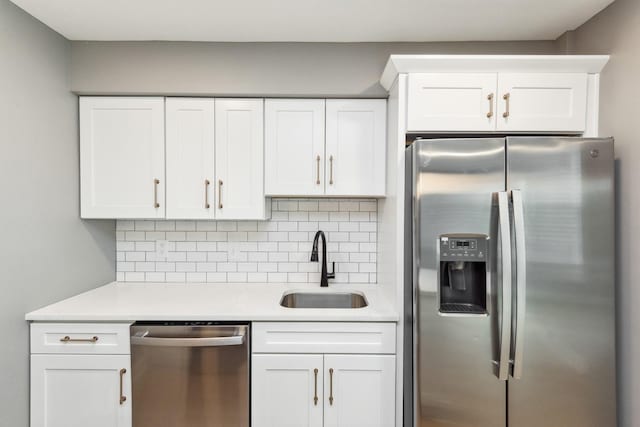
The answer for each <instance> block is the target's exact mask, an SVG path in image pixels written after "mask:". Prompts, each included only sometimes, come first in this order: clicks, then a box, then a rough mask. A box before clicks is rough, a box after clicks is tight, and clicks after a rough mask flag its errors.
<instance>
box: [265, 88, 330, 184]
mask: <svg viewBox="0 0 640 427" xmlns="http://www.w3.org/2000/svg"><path fill="white" fill-rule="evenodd" d="M324 109H325V101H324V99H267V100H266V101H265V191H266V194H267V195H269V196H312V195H321V194H324V188H325V179H324V177H325V168H324V164H325V155H324V126H325V121H324Z"/></svg>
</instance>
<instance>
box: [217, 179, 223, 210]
mask: <svg viewBox="0 0 640 427" xmlns="http://www.w3.org/2000/svg"><path fill="white" fill-rule="evenodd" d="M222 184H223V182H222V180H221V179H219V180H218V209H222Z"/></svg>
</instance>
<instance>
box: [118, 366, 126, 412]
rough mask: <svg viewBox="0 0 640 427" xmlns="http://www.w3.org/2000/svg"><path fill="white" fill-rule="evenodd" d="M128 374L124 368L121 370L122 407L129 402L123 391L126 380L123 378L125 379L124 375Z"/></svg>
mask: <svg viewBox="0 0 640 427" xmlns="http://www.w3.org/2000/svg"><path fill="white" fill-rule="evenodd" d="M126 373H127V370H126V369H124V368H122V369H120V404H121V405H122V404H123V403H124V402H126V401H127V396H125V395H124V394H123V389H124V386H123V383H124V379H123V378H124V374H126Z"/></svg>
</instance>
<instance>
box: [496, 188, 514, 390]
mask: <svg viewBox="0 0 640 427" xmlns="http://www.w3.org/2000/svg"><path fill="white" fill-rule="evenodd" d="M498 218H499V233H500V252H501V258H502V265H501V266H499V268H500V269H501V273H502V306H501V312H502V313H501V321H500V354H499V360H498V379H500V380H502V381H506V380H507V379H508V378H509V356H510V355H511V303H512V302H511V225H510V221H509V198H508V196H507V193H506V192H504V191H501V192H499V193H498Z"/></svg>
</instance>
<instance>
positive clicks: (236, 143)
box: [213, 99, 267, 219]
mask: <svg viewBox="0 0 640 427" xmlns="http://www.w3.org/2000/svg"><path fill="white" fill-rule="evenodd" d="M263 117H264V100H262V99H216V100H215V122H216V130H215V139H216V143H215V169H216V179H215V182H214V183H213V185H214V186H215V191H216V196H215V199H216V206H215V208H216V218H217V219H264V218H265V217H266V216H267V209H266V202H265V194H264V128H263V122H264V120H263Z"/></svg>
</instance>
